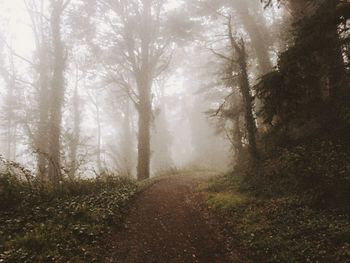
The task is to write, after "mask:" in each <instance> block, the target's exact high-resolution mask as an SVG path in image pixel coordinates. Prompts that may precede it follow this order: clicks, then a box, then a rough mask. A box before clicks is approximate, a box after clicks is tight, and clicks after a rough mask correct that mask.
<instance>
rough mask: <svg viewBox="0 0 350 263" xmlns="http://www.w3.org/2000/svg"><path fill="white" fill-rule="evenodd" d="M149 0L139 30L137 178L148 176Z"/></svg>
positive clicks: (149, 132) (149, 90)
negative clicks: (140, 62) (140, 30)
mask: <svg viewBox="0 0 350 263" xmlns="http://www.w3.org/2000/svg"><path fill="white" fill-rule="evenodd" d="M151 2H152V1H151V0H143V1H142V3H143V16H142V17H143V19H144V21H143V27H142V32H141V59H142V64H141V70H140V72H139V74H138V77H137V86H138V91H139V108H138V112H139V127H138V128H139V130H138V164H137V178H138V180H145V179H148V178H149V177H150V162H151V120H152V100H151V92H152V67H151V62H150V42H151V41H150V33H151Z"/></svg>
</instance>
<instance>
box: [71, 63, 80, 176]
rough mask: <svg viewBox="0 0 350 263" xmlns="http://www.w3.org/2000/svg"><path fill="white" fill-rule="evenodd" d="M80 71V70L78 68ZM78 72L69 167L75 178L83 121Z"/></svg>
mask: <svg viewBox="0 0 350 263" xmlns="http://www.w3.org/2000/svg"><path fill="white" fill-rule="evenodd" d="M77 71H78V70H77ZM78 77H79V76H78V74H76V83H75V88H74V96H73V122H74V123H73V126H74V127H73V135H72V140H71V143H70V154H69V155H70V158H69V159H70V167H69V177H70V178H71V179H73V178H74V177H75V175H76V172H77V169H78V162H77V152H78V146H79V141H80V122H81V114H80V99H79V90H78V88H79V81H78Z"/></svg>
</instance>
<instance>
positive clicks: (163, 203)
mask: <svg viewBox="0 0 350 263" xmlns="http://www.w3.org/2000/svg"><path fill="white" fill-rule="evenodd" d="M207 179H208V175H202V174H199V173H198V174H195V175H191V176H185V175H184V176H176V177H174V178H168V179H163V180H161V181H159V182H157V183H155V184H154V185H153V186H151V187H150V188H148V189H147V190H145V191H144V192H143V193H141V194H140V195H139V196H138V197H137V199H136V200H135V203H134V204H133V206H132V208H131V209H130V212H129V215H128V216H127V219H126V226H125V229H123V230H120V231H119V232H118V233H116V234H115V235H114V237H113V239H112V242H113V246H114V253H113V257H112V258H113V260H111V262H123V263H129V262H130V263H133V262H135V263H136V262H142V263H148V262H160V263H163V262H164V263H168V262H208V263H215V262H222V263H226V262H239V261H238V260H237V258H235V257H236V256H235V255H233V253H232V252H231V253H230V252H229V251H227V249H226V244H225V240H224V238H223V237H222V236H221V235H220V234H219V233H220V231H218V228H217V224H216V223H215V222H213V221H212V220H210V219H209V218H208V217H207V214H206V213H205V211H204V210H203V209H202V208H203V205H202V204H201V200H200V199H199V198H198V196H197V197H196V195H195V189H196V187H197V186H198V184H199V183H200V182H203V181H205V180H207Z"/></svg>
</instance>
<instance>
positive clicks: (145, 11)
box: [102, 0, 171, 180]
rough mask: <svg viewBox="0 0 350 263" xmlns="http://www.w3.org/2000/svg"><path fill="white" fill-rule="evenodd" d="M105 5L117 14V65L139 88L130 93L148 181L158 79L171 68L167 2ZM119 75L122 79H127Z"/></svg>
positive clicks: (140, 168)
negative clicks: (165, 33) (136, 113)
mask: <svg viewBox="0 0 350 263" xmlns="http://www.w3.org/2000/svg"><path fill="white" fill-rule="evenodd" d="M102 3H103V6H104V7H105V8H106V7H107V10H109V11H112V12H113V13H114V15H115V17H114V18H115V20H114V22H115V23H113V21H111V19H110V17H108V16H106V19H108V20H109V22H110V23H111V24H112V29H113V30H114V32H116V36H115V43H116V46H115V47H114V48H113V50H114V52H117V55H116V56H115V59H116V61H115V63H116V64H119V65H122V67H123V68H124V70H123V71H122V72H127V73H126V74H130V75H131V76H132V78H133V80H134V83H135V86H136V90H134V89H133V87H130V89H131V90H132V91H129V92H128V94H129V95H130V96H132V100H133V101H134V102H135V106H136V109H137V111H138V116H139V120H138V164H137V178H138V179H139V180H144V179H147V178H149V176H150V160H151V122H152V114H153V113H152V86H153V82H154V79H155V77H156V76H157V75H159V74H161V73H162V71H163V70H164V68H165V67H166V66H167V65H168V57H167V55H166V54H167V52H166V51H167V50H168V49H169V46H170V43H171V39H170V38H169V37H167V36H164V35H162V33H164V31H165V30H166V28H165V26H164V22H165V20H164V19H165V18H164V4H165V1H160V0H142V1H134V0H132V1H126V0H121V1H111V0H103V1H102ZM107 12H108V11H107ZM118 75H119V76H118V79H125V78H126V77H125V75H123V74H118Z"/></svg>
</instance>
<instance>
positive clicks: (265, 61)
mask: <svg viewBox="0 0 350 263" xmlns="http://www.w3.org/2000/svg"><path fill="white" fill-rule="evenodd" d="M237 9H238V10H237V11H238V14H239V18H240V20H241V21H242V24H243V26H244V28H245V30H246V31H247V33H248V35H249V38H250V40H251V42H252V47H253V49H254V51H255V54H256V58H257V60H258V65H259V73H260V75H265V74H266V73H268V72H270V71H271V69H272V63H271V60H270V56H269V44H268V42H269V41H268V39H267V36H266V35H264V33H265V34H266V33H267V29H266V26H265V24H264V21H263V18H262V17H260V16H261V15H260V14H259V13H258V12H254V16H253V15H252V14H250V13H249V9H248V4H247V2H246V1H244V2H242V3H241V4H239V5H238V6H237Z"/></svg>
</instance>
